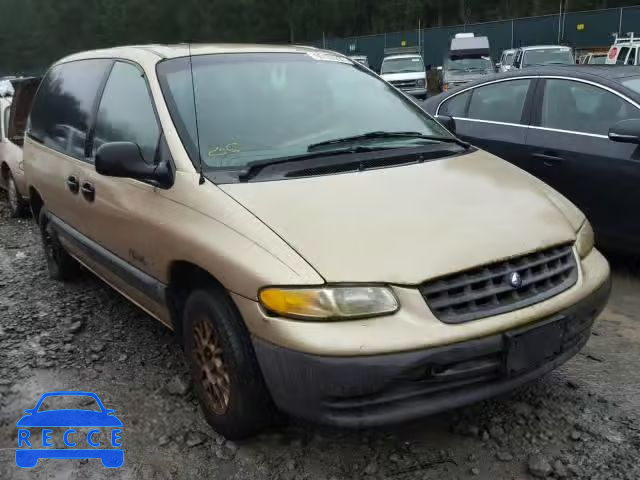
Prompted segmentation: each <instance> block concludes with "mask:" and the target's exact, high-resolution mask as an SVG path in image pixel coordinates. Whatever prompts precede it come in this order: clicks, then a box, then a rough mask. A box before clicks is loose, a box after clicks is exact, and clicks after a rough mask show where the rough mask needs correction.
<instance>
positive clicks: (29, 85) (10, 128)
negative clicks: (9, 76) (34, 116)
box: [0, 78, 39, 217]
mask: <svg viewBox="0 0 640 480" xmlns="http://www.w3.org/2000/svg"><path fill="white" fill-rule="evenodd" d="M12 82H13V84H12V86H11V89H12V92H13V91H14V90H15V92H14V93H15V94H14V95H13V97H5V98H0V188H3V189H5V190H6V191H7V199H8V203H9V208H10V212H11V215H12V216H14V217H18V216H20V215H22V214H24V213H26V212H27V210H28V201H27V200H28V196H29V195H28V191H27V186H26V181H25V177H24V169H23V163H22V145H23V142H24V132H25V128H26V125H27V118H28V116H29V112H30V110H31V102H32V100H33V96H34V95H35V91H36V89H37V87H38V83H39V79H36V78H22V79H15V80H12Z"/></svg>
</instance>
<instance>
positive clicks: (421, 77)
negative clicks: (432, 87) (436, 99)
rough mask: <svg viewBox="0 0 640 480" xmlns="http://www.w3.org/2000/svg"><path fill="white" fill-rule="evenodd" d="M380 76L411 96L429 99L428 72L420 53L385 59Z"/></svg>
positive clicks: (392, 56) (390, 56)
mask: <svg viewBox="0 0 640 480" xmlns="http://www.w3.org/2000/svg"><path fill="white" fill-rule="evenodd" d="M380 76H381V77H382V78H383V79H384V80H386V81H387V82H389V83H390V84H391V85H393V86H394V87H397V88H399V89H400V90H402V91H403V92H405V93H407V94H409V95H412V96H414V97H416V98H420V99H425V98H427V72H426V70H425V67H424V61H423V60H422V55H420V54H419V53H405V54H398V55H389V56H387V57H385V58H384V60H382V66H381V67H380Z"/></svg>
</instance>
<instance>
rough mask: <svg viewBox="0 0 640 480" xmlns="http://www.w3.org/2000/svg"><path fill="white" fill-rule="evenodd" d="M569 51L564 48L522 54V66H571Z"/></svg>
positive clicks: (530, 51)
mask: <svg viewBox="0 0 640 480" xmlns="http://www.w3.org/2000/svg"><path fill="white" fill-rule="evenodd" d="M574 63H575V61H574V59H573V55H572V54H571V50H567V49H564V48H562V49H561V48H544V49H542V48H541V49H536V50H527V51H525V52H524V59H523V61H522V64H523V65H524V66H525V67H526V66H531V65H573V64H574Z"/></svg>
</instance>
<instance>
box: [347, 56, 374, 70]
mask: <svg viewBox="0 0 640 480" xmlns="http://www.w3.org/2000/svg"><path fill="white" fill-rule="evenodd" d="M349 58H350V59H351V60H353V61H354V62H358V63H359V64H361V65H364V66H365V67H367V68H369V59H368V58H367V57H366V56H365V55H351V56H349Z"/></svg>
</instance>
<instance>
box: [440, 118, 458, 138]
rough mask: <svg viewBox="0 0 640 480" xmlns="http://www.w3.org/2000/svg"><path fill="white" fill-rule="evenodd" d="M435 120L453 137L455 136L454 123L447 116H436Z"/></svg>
mask: <svg viewBox="0 0 640 480" xmlns="http://www.w3.org/2000/svg"><path fill="white" fill-rule="evenodd" d="M436 120H437V121H438V122H440V123H441V124H442V126H443V127H444V128H446V129H447V130H449V131H450V132H451V133H452V134H453V135H455V134H456V121H455V120H454V119H453V118H451V117H449V116H448V115H436Z"/></svg>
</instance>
